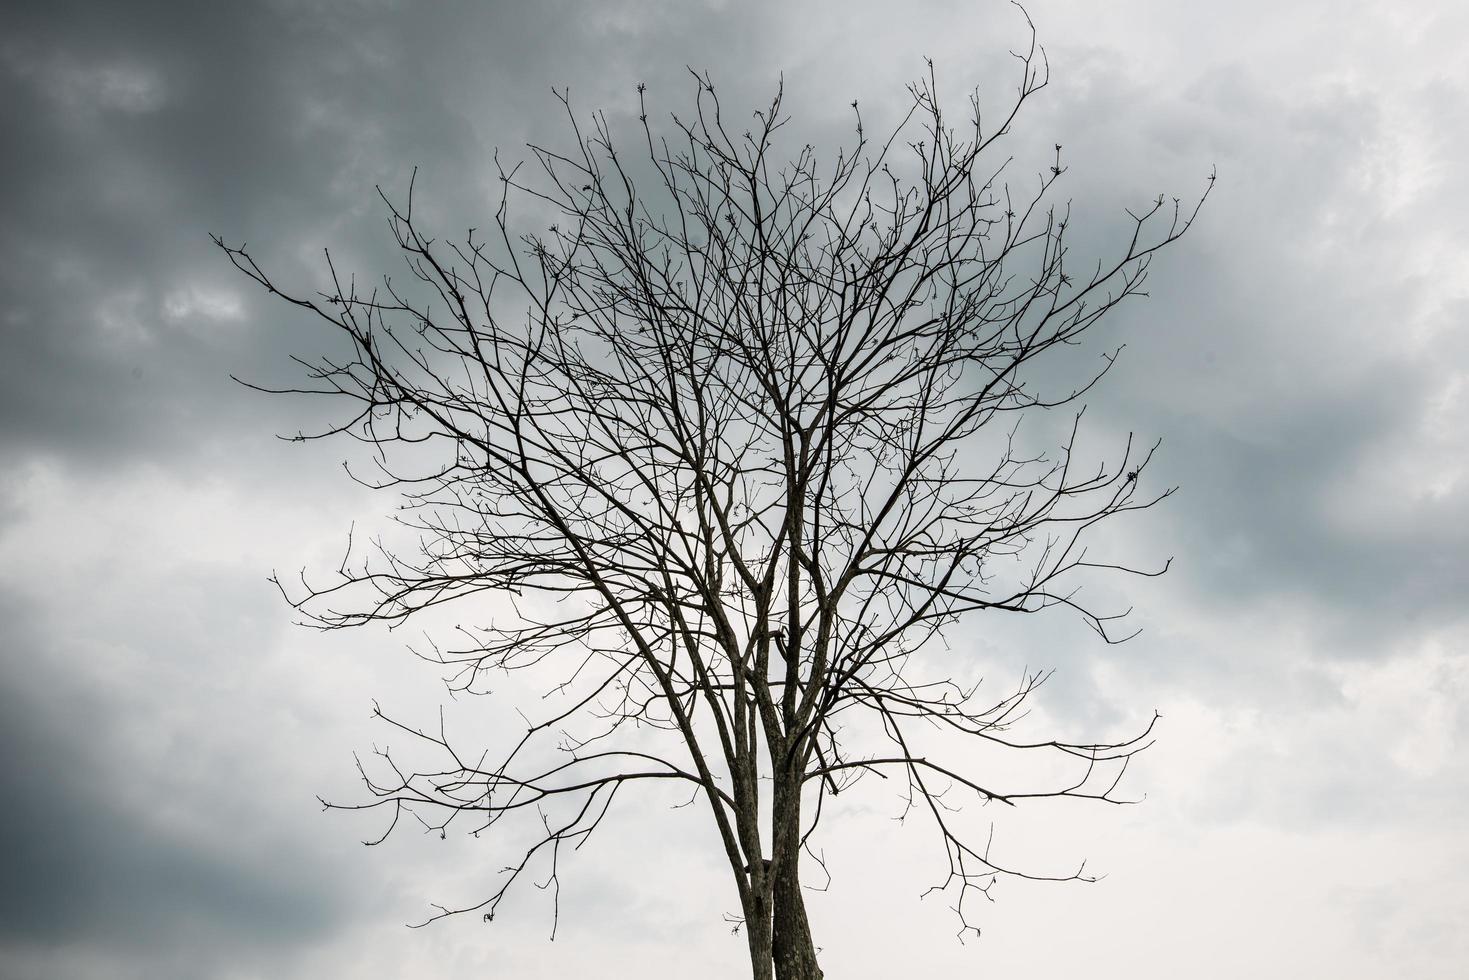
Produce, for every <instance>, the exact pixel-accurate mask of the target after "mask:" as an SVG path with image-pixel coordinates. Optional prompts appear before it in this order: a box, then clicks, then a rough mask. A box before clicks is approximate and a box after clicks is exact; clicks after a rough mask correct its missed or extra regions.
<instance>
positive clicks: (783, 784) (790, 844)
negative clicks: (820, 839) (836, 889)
mask: <svg viewBox="0 0 1469 980" xmlns="http://www.w3.org/2000/svg"><path fill="white" fill-rule="evenodd" d="M771 803H772V811H773V812H772V817H773V819H774V824H775V826H774V827H773V828H772V829H773V831H774V832H773V834H772V840H771V847H772V851H771V854H772V858H771V866H770V872H771V876H772V878H773V881H772V883H771V899H772V909H771V926H772V928H771V955H772V957H773V958H774V960H775V978H776V980H821V977H822V973H821V967H820V966H818V965H817V963H816V946H815V944H814V943H813V942H812V941H811V924H810V922H809V921H808V920H807V918H806V900H805V898H804V896H803V895H802V894H801V873H800V867H801V865H800V861H801V787H800V780H799V778H788V779H785V780H781V779H777V781H776V786H775V793H774V797H773V799H772V801H771Z"/></svg>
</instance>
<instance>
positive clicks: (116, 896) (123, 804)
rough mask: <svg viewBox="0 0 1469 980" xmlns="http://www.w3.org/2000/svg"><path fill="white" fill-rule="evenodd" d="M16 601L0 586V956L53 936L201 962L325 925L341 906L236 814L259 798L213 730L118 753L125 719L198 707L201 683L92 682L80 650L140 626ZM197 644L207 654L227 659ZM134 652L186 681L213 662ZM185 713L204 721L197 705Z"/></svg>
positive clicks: (306, 936) (317, 863)
mask: <svg viewBox="0 0 1469 980" xmlns="http://www.w3.org/2000/svg"><path fill="white" fill-rule="evenodd" d="M24 604H25V606H29V607H30V608H28V609H27V608H23V605H22V600H20V599H18V598H9V597H6V599H5V602H4V608H3V613H4V615H5V619H6V621H7V624H8V627H7V633H8V637H7V646H8V649H7V652H6V671H5V673H4V674H3V675H0V745H3V746H4V752H3V754H0V798H3V799H4V800H5V805H4V807H0V834H3V836H4V839H5V840H6V841H7V842H9V844H8V845H7V847H6V848H5V853H4V856H3V859H0V868H3V873H0V963H4V962H12V965H13V962H14V961H13V960H12V956H14V955H17V954H20V953H24V952H26V951H27V950H32V951H34V950H45V949H54V948H61V947H67V946H75V947H78V948H89V949H95V950H101V951H107V952H109V954H110V955H114V956H118V957H120V958H121V959H122V960H123V961H129V960H132V959H134V958H136V957H143V958H144V959H145V960H146V959H148V958H151V957H167V956H170V955H172V956H178V955H186V956H187V957H190V958H192V959H193V960H194V961H195V962H198V963H203V962H209V961H213V960H214V959H215V958H216V957H217V956H219V955H221V954H224V953H225V952H226V951H228V950H234V951H235V953H236V955H238V954H239V953H241V952H242V951H244V950H245V949H246V948H247V947H251V946H258V947H260V948H261V949H264V950H270V949H273V948H276V947H281V946H291V945H294V944H296V943H301V942H306V941H308V940H310V939H312V938H313V937H317V936H320V935H321V934H322V933H323V932H325V931H328V930H330V929H332V928H333V927H334V926H335V925H336V924H337V923H338V922H339V921H340V920H341V918H342V916H343V915H344V914H345V912H346V911H347V909H348V908H349V907H350V905H351V902H350V901H348V902H346V903H344V902H343V897H344V896H342V895H341V894H340V893H336V892H334V891H333V890H332V889H330V888H328V887H326V885H325V881H324V879H323V877H322V875H321V872H322V870H323V869H324V865H323V862H322V861H321V860H320V859H318V858H315V857H312V856H309V855H304V854H300V853H295V852H294V848H293V846H292V845H290V844H289V843H283V842H282V841H281V839H280V836H279V835H278V834H277V833H275V832H274V831H272V830H271V829H270V828H258V827H257V828H251V827H249V826H248V825H247V824H244V823H242V822H241V817H242V816H246V815H249V814H251V813H254V814H255V815H259V814H261V813H269V812H270V811H269V807H266V808H264V809H262V808H261V807H260V806H259V805H258V803H254V802H251V801H249V800H246V799H242V798H241V792H242V791H243V792H244V793H251V792H256V791H258V789H259V787H258V786H255V785H253V781H252V780H251V779H250V778H249V776H248V768H242V767H240V766H238V765H237V764H232V760H230V759H229V757H228V756H221V755H220V754H219V745H218V741H217V737H216V735H217V733H212V732H210V731H208V730H207V729H205V728H198V729H196V730H192V731H187V732H177V733H176V737H175V738H174V739H173V740H172V744H171V746H170V748H169V750H168V753H167V755H166V756H163V757H146V756H139V755H137V754H134V753H133V752H131V751H130V749H135V748H136V747H137V746H138V744H139V743H138V739H137V737H136V730H137V729H138V727H139V723H140V720H142V719H147V718H150V717H152V718H155V719H161V718H162V717H165V716H167V715H168V714H170V713H177V712H178V710H179V709H178V707H177V706H175V705H167V704H166V703H164V700H163V699H166V698H186V699H190V700H194V701H196V702H204V703H202V704H198V705H197V707H198V708H199V709H200V710H201V712H206V713H207V711H208V707H207V702H208V700H209V696H208V694H207V692H204V691H201V690H198V689H191V688H192V687H193V685H187V684H185V685H173V686H172V687H171V688H167V689H166V688H162V687H160V688H159V689H156V690H155V691H154V692H153V698H154V699H156V700H154V699H149V698H146V697H145V698H139V697H137V696H136V695H130V694H129V693H127V688H128V685H126V684H115V685H114V686H113V687H112V688H110V689H109V688H108V687H104V686H101V685H100V684H99V683H98V679H96V678H93V677H91V676H88V674H87V672H86V671H85V666H86V662H87V659H88V658H89V657H90V658H92V659H95V658H97V657H98V656H99V655H100V656H106V653H105V652H104V651H105V650H106V644H107V636H108V634H112V635H114V636H116V635H121V636H125V637H127V638H128V639H127V640H126V641H124V642H131V643H138V644H142V643H146V642H147V639H148V637H147V632H146V630H139V629H137V628H136V625H135V624H131V623H129V622H128V618H127V616H126V615H125V614H124V615H123V616H121V617H119V618H118V619H115V620H113V621H112V622H111V623H109V624H107V628H103V629H96V631H95V632H94V629H95V628H94V629H85V628H84V629H82V630H77V629H67V628H66V627H65V626H64V625H63V622H61V621H60V620H61V618H62V617H61V616H58V615H57V614H56V613H55V612H53V614H52V615H49V616H47V615H45V614H44V613H42V614H40V615H38V611H37V610H36V609H35V605H36V603H35V602H34V599H33V598H32V597H27V598H26V599H25V600H24ZM99 633H100V634H102V635H98V634H99ZM190 635H191V634H190V633H188V632H186V633H184V634H183V636H184V638H185V640H184V641H185V642H187V638H188V637H189V636H190ZM248 635H249V634H244V635H241V636H240V637H239V639H241V640H245V639H246V637H247V636H248ZM193 637H194V639H195V641H196V642H198V641H199V640H202V639H203V638H202V637H199V636H198V635H197V634H193ZM169 641H171V642H173V643H178V642H180V637H179V636H178V634H177V633H174V634H173V635H171V636H170V637H169V638H168V640H166V641H165V642H169ZM112 642H113V643H117V642H119V641H118V640H117V639H113V641H112ZM213 644H214V651H213V652H214V653H215V654H216V655H218V654H221V653H223V654H224V655H225V656H227V657H228V656H238V655H239V653H238V650H237V648H235V647H233V645H231V644H225V645H224V649H223V650H221V649H220V646H221V645H220V644H219V642H218V640H215V641H213ZM58 648H59V649H58ZM149 652H150V653H151V655H152V656H156V657H161V658H167V659H168V660H171V661H173V662H188V661H189V660H191V659H192V661H193V663H194V664H195V667H196V668H197V669H198V670H199V671H200V679H201V680H202V679H203V678H204V677H207V676H209V675H210V674H212V673H214V672H216V671H217V670H218V669H219V664H218V661H212V658H208V657H204V658H201V657H200V656H199V653H200V652H201V651H199V650H193V651H190V650H186V649H169V648H168V647H167V646H165V645H164V643H158V644H157V645H156V646H154V647H153V648H152V649H151V650H150V651H149ZM211 662H212V663H213V666H210V664H211ZM146 669H150V670H151V669H153V668H146ZM159 673H160V674H161V675H165V676H166V671H159ZM216 717H218V716H216ZM193 721H194V722H196V723H206V724H207V722H206V719H205V717H203V716H202V715H197V716H195V717H194V718H193ZM204 753H209V754H210V756H212V758H208V759H206V758H204V757H203V755H204ZM181 777H182V778H183V780H184V781H183V782H181ZM242 777H243V778H242ZM201 808H202V809H203V812H202V813H201V812H199V811H200V810H201ZM200 817H202V818H203V822H202V823H201V822H199V818H200ZM204 828H208V830H207V832H201V830H203V829H204Z"/></svg>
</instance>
